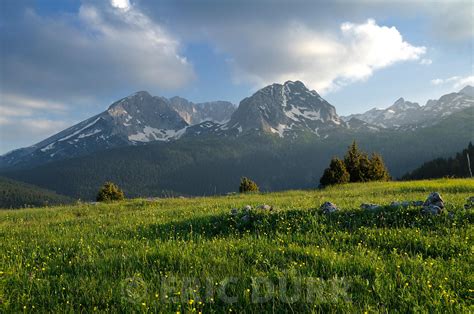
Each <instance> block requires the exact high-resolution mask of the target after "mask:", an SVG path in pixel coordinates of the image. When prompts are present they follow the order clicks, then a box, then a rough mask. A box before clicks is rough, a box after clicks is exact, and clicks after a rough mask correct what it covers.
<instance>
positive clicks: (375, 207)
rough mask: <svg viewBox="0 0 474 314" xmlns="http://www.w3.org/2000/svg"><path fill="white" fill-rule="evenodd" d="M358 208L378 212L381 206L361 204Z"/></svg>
mask: <svg viewBox="0 0 474 314" xmlns="http://www.w3.org/2000/svg"><path fill="white" fill-rule="evenodd" d="M360 208H362V209H364V210H379V209H381V208H382V206H380V205H377V204H365V203H364V204H361V205H360Z"/></svg>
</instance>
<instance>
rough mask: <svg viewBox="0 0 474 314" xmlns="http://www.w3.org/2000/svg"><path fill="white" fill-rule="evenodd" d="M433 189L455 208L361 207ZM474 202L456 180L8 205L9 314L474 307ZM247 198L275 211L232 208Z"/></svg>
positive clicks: (1, 215)
mask: <svg viewBox="0 0 474 314" xmlns="http://www.w3.org/2000/svg"><path fill="white" fill-rule="evenodd" d="M431 191H438V192H440V193H441V195H442V197H443V198H444V200H445V203H446V207H447V213H445V214H442V215H440V216H424V215H422V214H420V210H419V208H415V207H408V208H407V209H403V208H389V207H385V208H384V209H382V210H380V211H372V212H371V211H364V210H361V209H359V205H360V204H361V203H376V204H389V203H390V202H392V201H403V200H424V199H426V197H427V195H428V194H429V193H430V192H431ZM473 195H474V183H473V181H472V180H462V179H456V180H446V179H442V180H435V181H418V182H388V183H370V184H350V185H344V186H339V187H333V188H329V189H326V190H321V191H288V192H284V193H272V194H254V195H234V196H228V197H213V198H194V199H161V200H158V201H147V200H132V201H126V202H122V203H116V204H100V205H90V204H83V205H76V206H66V207H57V208H54V209H37V208H35V209H26V210H19V211H14V212H13V211H3V212H0V230H2V232H1V233H2V239H3V240H2V241H1V242H0V252H2V263H1V273H0V274H1V275H0V276H1V277H0V278H1V280H0V297H1V300H2V302H1V303H0V311H1V312H21V311H39V312H51V311H52V312H69V311H70V312H92V311H94V310H98V311H104V312H105V311H108V312H132V311H136V312H143V311H150V312H178V311H179V312H181V313H184V312H193V311H196V312H201V311H202V312H203V313H223V312H227V313H228V312H257V311H258V312H262V313H263V312H286V311H292V312H295V313H303V312H312V311H314V312H334V311H337V312H357V313H362V312H384V311H387V310H390V311H397V312H403V313H404V312H420V311H421V312H423V311H427V312H443V313H463V312H469V310H470V309H472V306H473V303H472V298H471V295H472V290H471V289H472V287H473V285H474V282H473V279H472V276H469V274H472V273H473V272H474V266H473V265H474V263H473V262H472V252H471V250H472V246H473V245H474V242H473V238H472V234H473V232H474V225H473V223H474V215H473V212H472V209H471V210H464V209H463V204H464V203H465V202H466V198H467V197H469V196H473ZM325 201H332V202H334V203H336V204H337V206H339V207H340V208H341V211H340V212H339V213H334V214H331V215H329V216H328V215H324V214H322V213H321V212H320V211H319V210H318V208H319V206H320V204H322V203H323V202H325ZM247 204H248V205H251V206H254V207H255V206H257V205H260V204H269V205H272V206H274V210H273V211H271V212H265V211H257V212H255V213H254V214H252V216H251V217H252V219H251V220H248V221H244V220H243V219H242V218H239V216H237V217H234V216H232V215H231V214H230V211H231V208H234V207H235V208H242V207H244V205H247ZM251 278H254V280H253V284H252V279H251ZM265 284H268V285H269V287H271V286H273V287H274V288H275V289H273V294H268V295H267V294H264V292H262V291H263V290H262V287H265V286H264V285H265ZM287 284H288V285H287ZM299 284H301V285H299ZM285 287H290V288H289V291H288V292H287V293H285V292H286V289H285ZM298 287H302V288H301V289H299V288H298ZM222 291H225V295H224V294H223V292H222ZM51 296H54V297H51ZM225 296H227V298H226V297H225ZM290 296H293V297H294V299H291V300H293V301H294V302H292V303H289V302H288V301H289V300H290V299H287V298H286V297H290ZM234 297H235V299H234ZM235 301H238V302H237V303H234V302H235ZM257 301H258V302H257Z"/></svg>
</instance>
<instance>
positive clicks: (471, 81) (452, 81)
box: [430, 75, 474, 90]
mask: <svg viewBox="0 0 474 314" xmlns="http://www.w3.org/2000/svg"><path fill="white" fill-rule="evenodd" d="M430 82H431V84H433V85H450V86H451V87H452V88H453V89H456V90H458V89H461V88H463V87H465V86H466V85H471V86H474V75H468V76H451V77H448V78H446V79H441V78H436V79H433V80H431V81H430Z"/></svg>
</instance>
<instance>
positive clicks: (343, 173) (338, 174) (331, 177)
mask: <svg viewBox="0 0 474 314" xmlns="http://www.w3.org/2000/svg"><path fill="white" fill-rule="evenodd" d="M349 179H350V176H349V172H347V170H346V166H345V165H344V162H343V161H342V160H340V159H339V158H336V157H333V158H332V159H331V163H330V164H329V168H326V170H324V174H323V176H322V177H321V179H320V180H319V182H320V183H321V185H322V186H327V185H333V184H342V183H347V182H349Z"/></svg>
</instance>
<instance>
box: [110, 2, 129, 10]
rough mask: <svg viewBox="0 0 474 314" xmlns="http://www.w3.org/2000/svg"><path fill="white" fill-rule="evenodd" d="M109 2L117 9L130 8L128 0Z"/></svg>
mask: <svg viewBox="0 0 474 314" xmlns="http://www.w3.org/2000/svg"><path fill="white" fill-rule="evenodd" d="M110 4H111V5H112V6H113V7H114V8H117V9H122V10H126V11H127V10H128V9H130V2H129V1H128V0H111V1H110Z"/></svg>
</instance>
